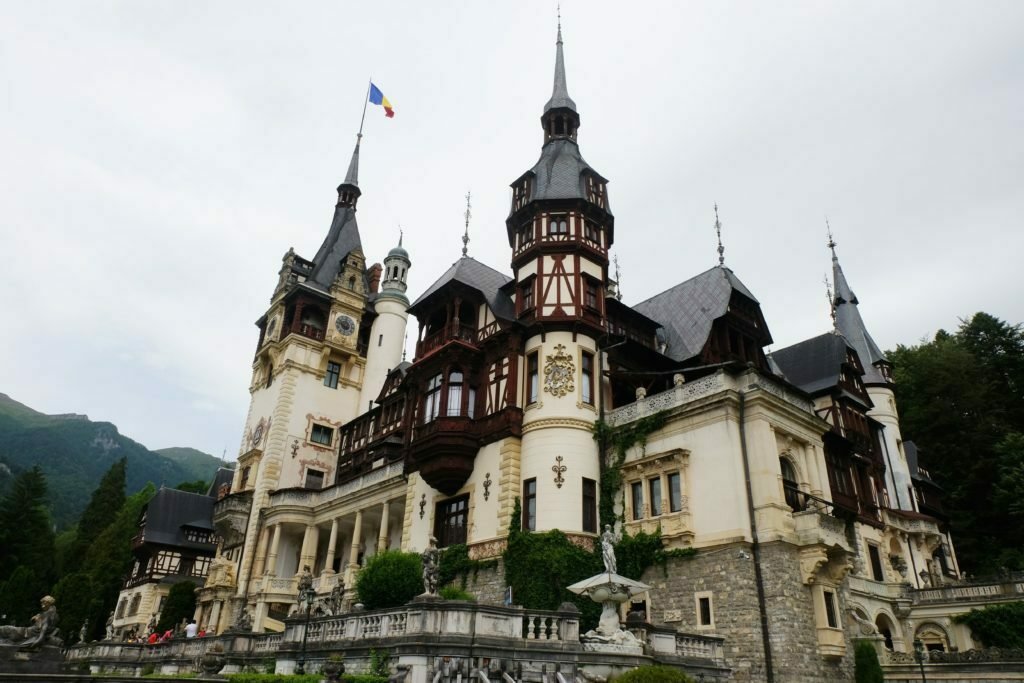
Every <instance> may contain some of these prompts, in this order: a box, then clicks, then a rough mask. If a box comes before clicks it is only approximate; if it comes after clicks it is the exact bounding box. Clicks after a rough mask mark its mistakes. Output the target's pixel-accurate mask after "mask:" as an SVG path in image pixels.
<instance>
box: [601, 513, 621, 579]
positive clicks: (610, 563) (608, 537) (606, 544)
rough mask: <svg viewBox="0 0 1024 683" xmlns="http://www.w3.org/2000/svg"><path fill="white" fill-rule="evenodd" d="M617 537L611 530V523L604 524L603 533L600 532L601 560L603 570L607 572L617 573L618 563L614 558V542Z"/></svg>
mask: <svg viewBox="0 0 1024 683" xmlns="http://www.w3.org/2000/svg"><path fill="white" fill-rule="evenodd" d="M618 540H619V537H618V536H617V535H615V533H613V532H612V526H611V524H605V525H604V533H603V534H601V560H602V561H603V562H604V570H605V571H606V572H608V573H609V574H617V573H618V563H617V562H616V560H615V543H616V542H617V541H618Z"/></svg>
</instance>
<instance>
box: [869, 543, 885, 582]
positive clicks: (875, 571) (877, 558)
mask: <svg viewBox="0 0 1024 683" xmlns="http://www.w3.org/2000/svg"><path fill="white" fill-rule="evenodd" d="M868 559H870V560H871V578H873V579H874V580H875V581H885V574H884V573H882V554H881V553H879V552H878V546H877V545H875V544H873V543H868Z"/></svg>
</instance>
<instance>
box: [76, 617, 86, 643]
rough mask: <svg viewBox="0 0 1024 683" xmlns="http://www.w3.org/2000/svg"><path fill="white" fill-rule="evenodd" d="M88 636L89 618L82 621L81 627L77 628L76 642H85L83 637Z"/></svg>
mask: <svg viewBox="0 0 1024 683" xmlns="http://www.w3.org/2000/svg"><path fill="white" fill-rule="evenodd" d="M88 637H89V620H88V619H86V620H85V621H83V622H82V628H80V629H78V642H80V643H83V644H84V643H85V639H86V638H88Z"/></svg>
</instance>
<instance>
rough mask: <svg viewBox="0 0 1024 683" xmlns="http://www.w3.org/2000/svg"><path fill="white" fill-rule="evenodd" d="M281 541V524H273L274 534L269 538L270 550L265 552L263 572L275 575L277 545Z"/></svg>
mask: <svg viewBox="0 0 1024 683" xmlns="http://www.w3.org/2000/svg"><path fill="white" fill-rule="evenodd" d="M280 542H281V524H280V523H278V524H275V525H274V535H273V536H272V537H271V539H270V552H268V553H267V564H266V568H265V570H264V572H263V573H264V574H269V575H270V576H276V575H277V546H278V544H279V543H280Z"/></svg>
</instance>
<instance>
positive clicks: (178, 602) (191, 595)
mask: <svg viewBox="0 0 1024 683" xmlns="http://www.w3.org/2000/svg"><path fill="white" fill-rule="evenodd" d="M195 611H196V585H195V584H194V583H192V582H191V581H182V582H181V583H176V584H174V585H173V586H171V590H170V592H169V593H167V600H166V601H165V602H164V606H163V609H161V610H160V622H159V623H158V624H157V625H156V630H157V633H163V632H164V631H166V630H167V629H172V628H174V627H175V626H177V625H178V624H180V623H181V620H182V619H185V620H188V619H191V618H192V615H193V614H195Z"/></svg>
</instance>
